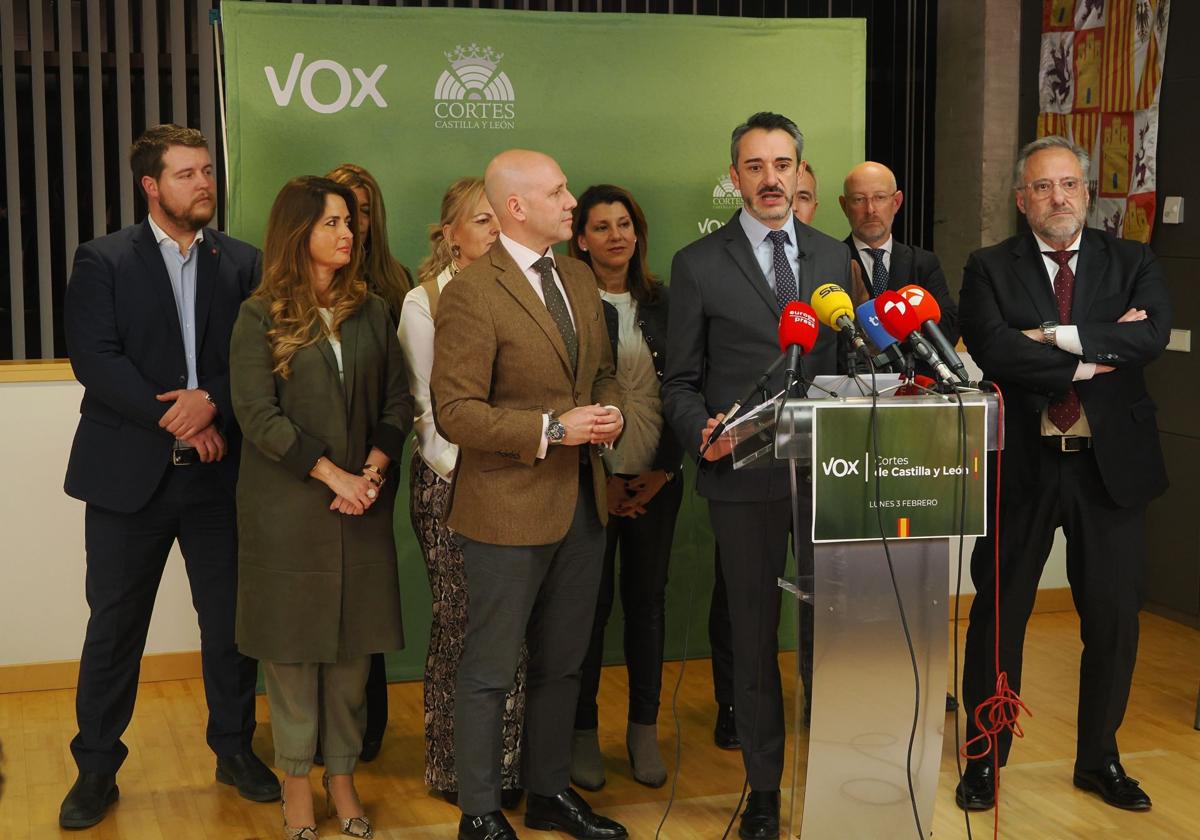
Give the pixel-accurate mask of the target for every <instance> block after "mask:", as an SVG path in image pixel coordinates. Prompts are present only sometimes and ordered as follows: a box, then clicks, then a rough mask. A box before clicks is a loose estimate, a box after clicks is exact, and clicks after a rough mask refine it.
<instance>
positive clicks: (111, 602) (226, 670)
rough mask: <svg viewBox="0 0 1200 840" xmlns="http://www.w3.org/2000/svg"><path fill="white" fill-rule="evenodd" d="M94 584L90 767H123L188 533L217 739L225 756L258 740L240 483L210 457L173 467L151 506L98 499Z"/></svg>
mask: <svg viewBox="0 0 1200 840" xmlns="http://www.w3.org/2000/svg"><path fill="white" fill-rule="evenodd" d="M84 534H85V541H86V547H87V581H86V592H87V601H88V606H89V607H90V608H91V615H90V617H89V618H88V625H87V634H86V636H85V637H84V642H83V653H82V655H81V656H80V662H79V685H78V691H77V695H76V700H75V714H76V718H77V719H78V723H79V733H78V734H77V735H76V736H75V738H74V739H73V740H72V741H71V754H72V755H73V756H74V757H75V763H76V764H78V765H79V769H80V770H81V771H85V772H100V773H115V772H117V769H118V768H120V766H121V763H122V762H123V761H124V760H125V756H126V755H128V754H129V750H128V749H127V748H126V746H125V745H124V744H123V743H121V735H122V734H123V733H124V732H125V729H126V727H128V725H129V721H130V719H131V718H132V717H133V706H134V701H135V700H136V698H137V687H138V673H139V671H140V668H141V658H142V652H143V650H144V649H145V646H146V633H147V631H148V630H149V627H150V615H151V613H152V612H153V609H154V598H155V595H156V594H157V592H158V585H159V582H160V580H161V579H162V573H163V569H164V568H165V566H166V562H167V555H168V554H169V553H170V550H171V545H172V544H173V543H174V542H175V541H176V540H178V541H179V548H180V550H181V551H182V553H183V559H184V564H185V566H186V568H187V575H188V583H189V584H190V586H191V590H192V605H193V606H194V607H195V608H196V615H197V617H198V619H199V622H200V655H201V662H202V667H203V675H204V693H205V698H206V699H207V701H208V729H207V740H208V745H209V747H211V748H212V751H213V752H214V753H216V754H217V755H218V756H225V755H236V754H237V753H239V752H241V751H242V750H244V749H249V748H250V741H251V738H252V737H253V735H254V687H255V680H256V676H257V663H256V662H255V661H254V660H253V659H250V658H248V657H245V656H242V654H240V653H239V652H238V650H237V646H236V645H235V644H234V616H235V612H236V608H237V515H236V510H235V507H234V499H233V495H232V492H231V490H230V489H229V488H228V487H227V486H226V485H225V484H224V483H223V482H221V481H220V479H219V476H218V475H217V473H216V470H214V469H213V468H211V467H209V466H208V465H204V464H193V465H191V466H186V467H171V468H169V469H168V470H167V473H166V475H165V476H164V478H163V481H162V484H161V485H160V486H159V488H158V490H156V491H155V493H154V495H153V496H152V497H151V499H150V501H149V502H148V503H147V504H146V506H145V507H144V508H142V509H141V510H139V511H137V512H136V513H128V514H126V513H114V512H112V511H108V510H104V509H102V508H98V507H96V506H95V505H88V506H87V510H86V513H85V519H84Z"/></svg>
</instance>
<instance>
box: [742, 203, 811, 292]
mask: <svg viewBox="0 0 1200 840" xmlns="http://www.w3.org/2000/svg"><path fill="white" fill-rule="evenodd" d="M738 221H739V222H741V224H742V230H743V231H744V232H745V234H746V238H747V239H748V240H750V250H752V251H754V259H756V260H757V261H758V267H759V268H760V269H762V273H763V277H765V278H766V281H767V285H768V286H770V287H771V291H775V244H774V243H773V242H771V240H770V239H767V234H768V233H770V232H771V230H772V228H769V227H767V226H766V225H764V224H763V223H762V222H760V221H759V220H758V219H756V218H754V217H753V216H751V215H750V214H749V213H747V212H746V210H745V209H743V210H742V212H740V213H738ZM783 232H784V233H786V234H787V240H786V241H785V242H784V244H783V253H784V254H785V255H786V256H787V260H788V263H789V264H790V265H791V266H792V275H793V276H794V277H795V278H796V288H797V289H799V288H800V247H799V246H798V245H797V244H796V226H795V225H794V224H793V223H792V220H791V217H789V218H788V223H787V224H786V225H784V226H783Z"/></svg>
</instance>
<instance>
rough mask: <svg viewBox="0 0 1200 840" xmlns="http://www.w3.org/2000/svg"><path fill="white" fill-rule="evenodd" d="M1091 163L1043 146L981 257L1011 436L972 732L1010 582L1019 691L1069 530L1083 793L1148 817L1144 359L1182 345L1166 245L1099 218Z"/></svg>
mask: <svg viewBox="0 0 1200 840" xmlns="http://www.w3.org/2000/svg"><path fill="white" fill-rule="evenodd" d="M1087 171H1088V156H1087V154H1086V153H1085V152H1084V151H1083V150H1082V149H1080V148H1079V147H1078V146H1076V145H1074V144H1073V143H1071V142H1070V141H1068V140H1066V139H1064V138H1062V137H1053V136H1052V137H1045V138H1042V139H1041V140H1036V141H1034V142H1033V143H1030V144H1029V145H1027V146H1026V147H1025V148H1024V149H1023V150H1022V151H1021V154H1020V157H1019V158H1018V161H1017V170H1016V184H1017V187H1016V201H1017V207H1018V209H1019V210H1020V211H1021V212H1022V213H1023V214H1024V215H1025V218H1026V219H1027V220H1028V222H1029V226H1030V228H1032V231H1031V232H1029V233H1025V234H1022V235H1019V236H1015V237H1013V238H1012V239H1009V240H1007V241H1005V242H1002V243H1000V244H999V245H994V246H992V247H990V248H984V249H982V250H979V251H976V252H975V253H974V254H972V255H971V257H970V259H969V260H968V261H967V267H966V271H965V274H964V281H963V289H962V296H961V302H962V306H961V309H960V313H961V317H962V332H963V338H964V340H965V341H966V345H967V349H968V350H970V351H971V355H972V357H973V358H974V359H975V361H976V362H977V363H978V364H979V366H980V367H981V368H982V369H983V373H984V375H985V376H986V377H987V378H988V379H990V380H994V381H996V382H997V383H998V384H999V385H1000V387H1001V388H1002V389H1003V391H1004V396H1005V400H1006V406H1005V412H1004V417H1005V428H1004V432H1005V441H1006V447H1005V450H1004V460H1003V477H1002V482H1003V484H1002V488H1001V489H1002V495H1001V502H1000V504H1001V506H1000V516H999V521H998V522H989V528H988V536H987V537H986V538H984V539H980V540H978V541H977V542H976V543H975V550H974V553H973V554H972V556H971V577H972V580H973V581H974V583H975V588H976V590H977V591H978V595H977V597H976V598H975V601H974V603H973V605H972V607H971V621H970V626H969V628H968V630H967V648H966V659H965V662H964V665H963V693H964V698H965V702H966V708H967V734H968V737H969V738H971V739H979V736H980V732H979V729H978V727H977V726H976V724H975V714H976V709H977V707H979V706H980V704H982V703H984V702H985V701H986V700H987V699H988V698H989V697H991V696H992V693H993V692H994V690H995V689H996V671H995V653H994V650H995V647H996V636H995V633H996V615H995V613H994V608H993V603H994V593H995V592H996V588H997V587H999V590H1000V610H1001V613H1000V622H999V628H1000V640H999V648H1000V670H1001V671H1005V672H1007V673H1008V682H1009V684H1010V685H1011V687H1012V689H1013V690H1014V691H1018V692H1019V691H1020V688H1021V653H1022V646H1023V643H1024V640H1025V625H1026V622H1027V621H1028V619H1029V615H1030V613H1031V611H1032V609H1033V602H1034V597H1035V595H1036V594H1037V587H1038V579H1039V578H1040V577H1041V573H1042V568H1043V566H1044V565H1045V562H1046V557H1047V555H1048V554H1049V552H1050V546H1051V544H1052V542H1053V539H1054V531H1055V529H1056V528H1058V527H1061V528H1062V529H1063V532H1064V534H1065V535H1066V538H1067V578H1068V580H1069V581H1070V584H1071V593H1072V596H1073V598H1074V601H1075V608H1076V609H1077V610H1078V612H1079V630H1080V636H1081V637H1082V640H1083V655H1082V657H1081V659H1080V666H1079V711H1078V721H1077V727H1076V735H1077V741H1076V752H1075V772H1074V782H1075V786H1076V787H1079V788H1082V789H1084V790H1087V791H1091V792H1094V793H1097V794H1099V795H1100V797H1101V798H1103V799H1104V801H1105V802H1107V803H1108V804H1110V805H1113V806H1116V807H1118V808H1124V809H1128V810H1135V811H1141V810H1147V809H1149V808H1150V797H1149V796H1147V795H1146V793H1145V792H1144V791H1143V790H1142V789H1141V788H1140V787H1139V786H1138V782H1137V781H1136V780H1134V779H1132V778H1130V777H1129V776H1127V775H1125V771H1124V769H1123V768H1122V766H1121V761H1120V753H1119V752H1118V750H1117V729H1118V728H1119V727H1120V725H1121V720H1122V718H1123V717H1124V715H1125V706H1126V703H1127V701H1128V699H1129V686H1130V682H1131V681H1132V678H1133V666H1134V661H1135V660H1136V658H1137V642H1138V610H1139V609H1140V607H1141V598H1142V582H1143V567H1144V558H1145V552H1146V544H1145V527H1146V504H1147V503H1148V502H1149V501H1150V500H1151V499H1153V498H1155V497H1156V496H1158V495H1160V494H1161V493H1162V492H1163V490H1165V489H1166V486H1167V476H1166V470H1165V468H1164V465H1163V457H1162V450H1161V449H1160V446H1159V441H1158V429H1157V427H1156V425H1155V420H1154V415H1155V407H1154V402H1153V400H1151V398H1150V395H1149V394H1148V393H1147V392H1146V383H1145V379H1144V377H1143V374H1142V370H1143V368H1145V366H1146V365H1147V364H1149V363H1150V362H1152V361H1153V360H1154V359H1156V358H1158V356H1159V355H1160V354H1161V353H1162V351H1163V349H1164V348H1165V347H1166V343H1167V337H1168V333H1169V332H1170V321H1171V308H1170V302H1169V301H1168V298H1167V291H1166V288H1165V286H1164V283H1163V275H1162V270H1161V269H1160V268H1159V266H1158V263H1157V262H1156V261H1155V257H1154V254H1153V253H1152V252H1151V251H1150V249H1149V248H1147V247H1146V246H1145V245H1142V244H1140V243H1138V242H1131V241H1128V240H1124V239H1117V238H1116V237H1113V236H1111V235H1109V234H1108V233H1106V232H1104V231H1100V230H1094V229H1091V228H1085V227H1084V220H1085V219H1086V218H1087V210H1088V187H1087ZM992 510H993V508H992V505H991V504H989V505H988V512H989V515H990V514H991V512H992ZM997 527H998V528H999V534H998V535H997V532H996V529H997ZM997 541H999V548H1000V550H999V563H998V565H997V561H996V558H995V552H996V543H997ZM997 568H998V577H997ZM984 718H985V721H984V722H985V724H987V723H989V722H990V721H989V720H988V719H987V718H988V715H987V713H986V711H985V712H984ZM981 743H982V741H981V740H977V741H976V744H975V745H974V746H973V748H972V751H973V753H974V754H976V755H979V754H980V753H981V752H982V750H981V749H979V745H980V744H981ZM1011 745H1012V732H1011V731H1010V730H1008V729H1002V730H1001V731H1000V732H999V733H998V736H997V738H996V744H995V749H996V753H995V754H994V755H991V754H989V755H986V756H982V757H981V758H978V759H976V760H972V761H970V762H969V763H968V765H967V770H966V772H965V773H964V774H963V779H962V782H961V783H960V784H959V786H958V790H957V794H956V799H957V801H958V804H959V806H960V807H962V808H965V809H968V810H984V809H987V808H991V807H993V806H994V804H995V792H996V778H995V774H994V768H995V767H1003V766H1004V765H1005V762H1006V761H1007V760H1008V754H1009V748H1010V747H1011Z"/></svg>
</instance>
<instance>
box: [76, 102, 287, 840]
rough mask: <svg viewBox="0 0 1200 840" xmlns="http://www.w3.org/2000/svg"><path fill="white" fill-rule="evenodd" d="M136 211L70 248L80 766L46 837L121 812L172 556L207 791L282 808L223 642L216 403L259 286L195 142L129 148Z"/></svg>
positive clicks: (224, 451) (229, 484)
mask: <svg viewBox="0 0 1200 840" xmlns="http://www.w3.org/2000/svg"><path fill="white" fill-rule="evenodd" d="M129 157H130V166H131V168H132V170H133V175H134V178H135V179H136V180H137V182H138V184H139V185H140V186H141V188H142V190H143V191H144V193H145V196H146V203H147V205H148V206H149V213H148V215H147V217H146V219H145V221H143V222H142V223H141V224H137V225H133V226H132V227H128V228H125V229H124V230H120V231H117V232H116V233H113V234H110V235H108V236H103V237H101V238H99V239H95V240H92V241H91V242H87V243H84V244H83V245H81V246H79V250H78V251H76V253H75V264H74V267H73V268H72V270H71V278H70V280H69V282H68V283H67V291H66V303H65V312H66V314H65V325H66V336H67V348H68V352H69V354H70V357H71V366H72V368H73V369H74V371H75V376H76V377H77V378H78V379H79V382H80V384H82V385H83V388H84V393H83V401H82V403H81V404H80V407H79V413H80V418H79V427H78V429H77V431H76V432H75V441H74V444H73V445H72V447H71V457H70V461H69V463H68V465H67V477H66V483H65V489H66V492H67V494H68V495H70V496H73V497H74V498H76V499H80V500H82V501H83V502H85V503H86V505H87V506H86V508H85V513H84V535H85V545H86V552H87V560H86V562H87V576H86V584H85V585H86V593H87V601H88V606H89V607H90V610H91V612H90V616H89V618H88V625H87V632H86V635H85V636H84V642H83V653H82V655H81V656H80V662H79V683H78V687H77V694H76V703H75V714H76V718H77V721H78V725H79V733H78V734H77V735H76V736H75V738H74V739H73V740H72V741H71V754H72V756H74V758H75V763H76V764H77V765H78V767H79V775H78V778H77V779H76V781H75V784H74V786H73V787H72V788H71V790H70V792H69V793H68V794H67V796H66V799H64V800H63V803H62V808H61V810H60V811H59V824H60V825H62V826H63V827H64V828H86V827H87V826H90V825H95V824H96V823H98V822H100V821H101V820H102V819H103V818H104V815H105V813H106V811H107V810H108V807H109V806H110V805H112V804H113V803H114V802H115V801H116V800H117V797H118V795H119V794H118V789H117V784H116V774H117V770H118V769H119V768H120V766H121V764H122V762H123V761H124V760H125V757H126V755H128V753H129V750H128V748H126V746H125V745H124V744H123V743H121V735H122V733H123V732H124V731H125V728H126V727H127V726H128V725H129V721H130V719H131V718H132V716H133V706H134V701H135V699H136V697H137V687H138V671H139V667H140V662H141V656H142V651H143V648H144V647H145V644H146V633H147V630H148V629H149V626H150V615H151V613H152V611H153V609H154V597H155V593H156V592H157V590H158V585H159V581H160V580H161V578H162V573H163V568H164V567H165V565H166V561H167V556H168V554H169V553H170V550H171V546H172V544H174V543H175V542H176V541H177V540H178V542H179V548H180V550H181V552H182V553H183V558H184V564H185V567H186V569H187V574H188V580H189V583H190V585H191V590H192V603H193V605H194V606H195V608H196V614H197V617H198V619H199V623H200V653H201V660H202V665H203V675H204V692H205V696H206V699H207V701H208V729H207V740H208V745H209V747H210V748H211V749H212V751H213V752H214V753H216V756H217V770H216V777H217V781H219V782H223V783H225V784H229V785H235V786H236V787H237V790H238V792H239V793H240V794H241V795H242V796H243V797H245V798H247V799H251V800H254V801H258V802H269V801H272V800H276V799H278V798H279V783H278V781H277V780H276V779H275V776H274V775H273V774H272V773H271V771H270V770H269V769H268V768H267V766H266V765H265V764H263V763H262V762H261V761H260V760H259V759H258V758H257V757H256V756H255V754H254V752H253V750H252V749H251V738H252V736H253V734H254V687H255V679H256V673H257V666H256V663H255V661H254V660H253V659H249V658H247V657H245V656H242V655H241V654H240V653H239V652H238V650H237V647H236V645H235V643H234V612H235V606H236V598H237V522H236V511H235V508H234V484H235V482H236V479H237V465H238V453H239V443H240V435H239V432H238V427H237V424H236V422H235V421H234V417H233V411H232V408H231V406H230V398H229V339H230V335H231V333H232V330H233V323H234V320H235V319H236V318H237V314H238V309H239V307H240V306H241V304H242V301H243V300H245V299H246V298H247V297H248V296H249V295H250V292H251V291H252V290H253V288H254V286H255V285H256V284H257V282H258V278H259V275H260V272H261V259H260V255H259V252H258V250H257V249H255V248H253V247H252V246H250V245H247V244H246V243H244V242H239V241H238V240H236V239H231V238H230V237H228V236H225V235H224V234H222V233H218V232H217V231H214V230H211V229H209V228H205V225H206V224H208V222H209V221H210V220H211V219H212V217H213V213H214V211H215V210H216V189H217V185H216V181H215V180H214V177H213V165H212V159H211V157H210V156H209V151H208V141H207V140H205V138H204V136H203V135H202V134H201V133H200V132H198V131H196V130H194V129H190V128H181V127H180V126H177V125H159V126H155V127H154V128H151V129H149V130H147V131H146V133H145V134H143V135H142V136H141V137H139V138H138V139H137V140H136V141H135V142H134V144H133V146H132V148H131V150H130V155H129Z"/></svg>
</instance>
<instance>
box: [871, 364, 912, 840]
mask: <svg viewBox="0 0 1200 840" xmlns="http://www.w3.org/2000/svg"><path fill="white" fill-rule="evenodd" d="M878 414H879V391H878V390H877V389H876V387H875V371H874V370H872V371H871V418H870V428H871V454H872V456H873V457H872V465H873V464H874V463H875V462H877V461H878V460H879V423H878ZM868 469H870V467H868ZM874 478H875V482H874V483H875V519H876V521H877V522H878V523H879V539H880V542H882V543H883V554H884V557H885V558H886V559H887V565H888V573H889V574H890V575H891V578H892V592H894V593H895V595H896V608H897V609H898V610H899V612H900V626H901V627H902V628H903V630H904V642H905V644H906V645H908V658H909V661H910V662H911V663H912V672H913V721H912V727H911V729H909V733H908V750H907V753H906V756H905V763H904V771H905V778H906V780H907V782H908V799H909V802H910V803H911V805H912V813H913V821H914V822H915V823H916V826H917V836H918V837H919V838H921V840H926V838H925V831H924V829H923V828H922V827H921V814H920V812H919V811H918V809H917V792H916V790H915V788H914V787H913V773H912V754H913V744H914V743H915V742H916V737H917V724H918V722H919V720H920V717H921V674H920V671H919V670H918V668H917V652H916V649H915V648H914V647H913V641H912V633H911V632H910V631H909V629H908V616H907V615H906V614H905V612H904V599H903V598H902V597H901V595H900V585H899V584H898V583H897V582H896V567H895V565H893V563H892V552H891V549H890V548H889V547H888V538H887V531H886V529H885V528H884V526H883V507H882V505H881V504H880V503H881V502H882V500H883V499H882V491H881V488H880V482H879V471H878V469H876V470H874Z"/></svg>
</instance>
